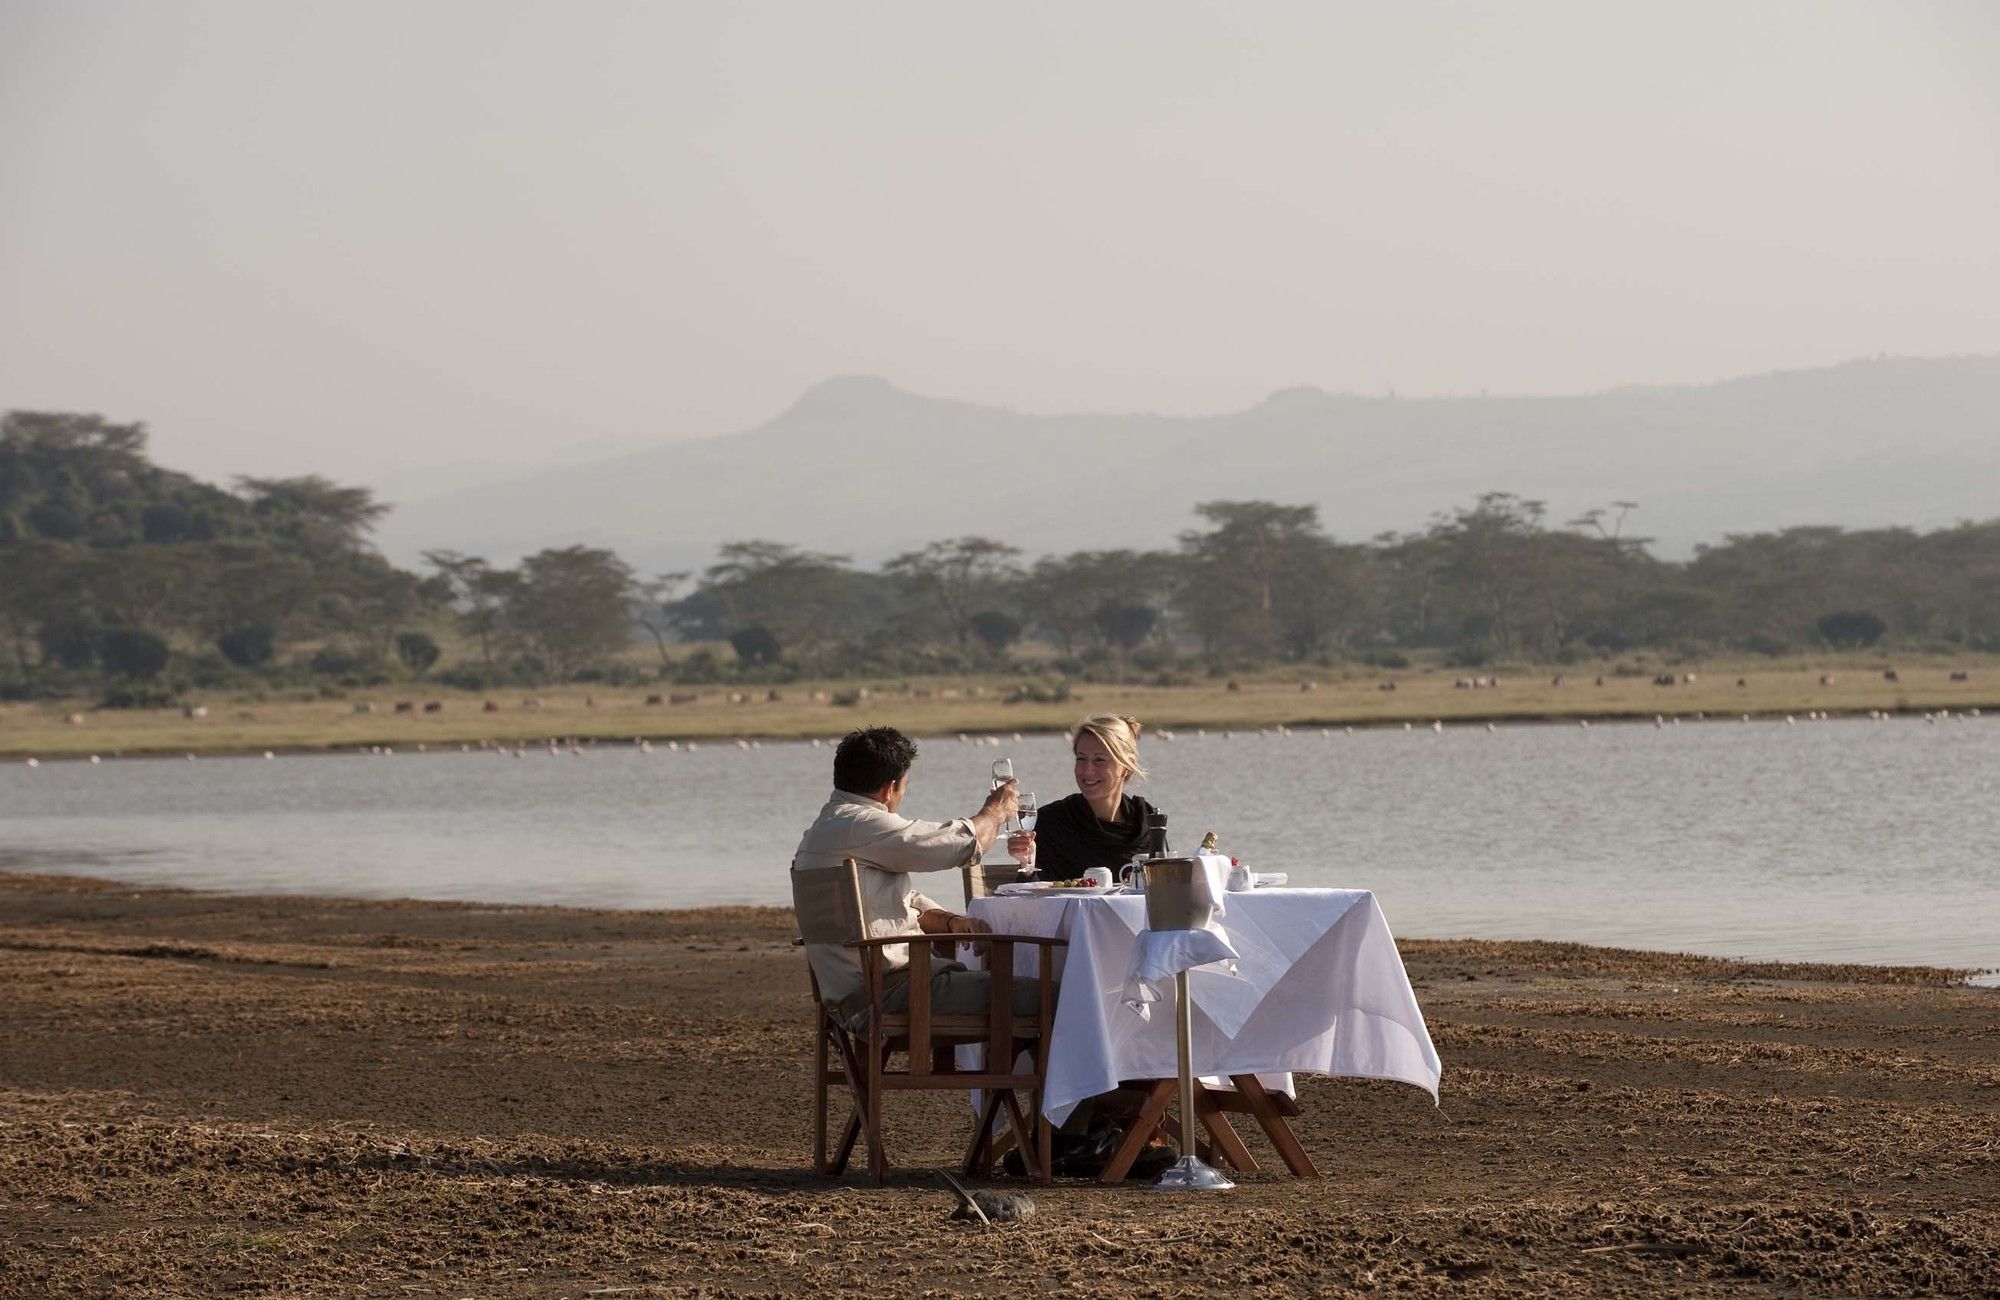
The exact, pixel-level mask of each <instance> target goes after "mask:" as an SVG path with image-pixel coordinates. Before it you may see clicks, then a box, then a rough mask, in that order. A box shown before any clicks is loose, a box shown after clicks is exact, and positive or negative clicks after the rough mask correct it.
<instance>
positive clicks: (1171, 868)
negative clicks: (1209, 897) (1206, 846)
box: [1145, 858, 1215, 930]
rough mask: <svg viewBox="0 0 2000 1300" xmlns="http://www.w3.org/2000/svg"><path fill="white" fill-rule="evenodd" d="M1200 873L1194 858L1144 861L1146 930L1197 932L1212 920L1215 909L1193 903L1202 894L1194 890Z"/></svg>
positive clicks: (1196, 860)
mask: <svg viewBox="0 0 2000 1300" xmlns="http://www.w3.org/2000/svg"><path fill="white" fill-rule="evenodd" d="M1200 872H1201V861H1200V859H1198V858H1148V859H1147V860H1146V865H1145V876H1146V928H1147V929H1148V930H1199V929H1202V928H1203V927H1205V926H1207V925H1208V923H1209V922H1210V921H1212V920H1213V919H1214V917H1215V909H1214V908H1213V907H1212V906H1210V905H1209V904H1207V903H1204V902H1199V901H1197V900H1198V899H1199V898H1200V896H1201V892H1202V891H1197V890H1196V888H1195V878H1196V876H1197V875H1199V874H1200Z"/></svg>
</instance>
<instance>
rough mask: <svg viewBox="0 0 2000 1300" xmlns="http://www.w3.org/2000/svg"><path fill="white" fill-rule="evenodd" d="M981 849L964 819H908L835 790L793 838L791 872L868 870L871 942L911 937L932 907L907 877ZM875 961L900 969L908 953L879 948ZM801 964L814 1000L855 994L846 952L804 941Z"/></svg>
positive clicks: (864, 898) (972, 858)
mask: <svg viewBox="0 0 2000 1300" xmlns="http://www.w3.org/2000/svg"><path fill="white" fill-rule="evenodd" d="M983 851H984V849H983V846H982V845H981V844H980V843H979V837H978V835H977V834H976V833H975V832H974V831H973V829H972V823H971V822H970V821H969V820H967V819H966V818H963V817H960V818H958V819H957V820H955V821H949V822H926V821H916V820H914V819H912V818H909V817H905V816H903V815H902V814H901V813H892V812H890V811H889V810H888V809H887V808H884V807H883V806H882V804H881V803H880V802H879V801H877V800H874V799H870V798H869V797H868V796H867V795H861V794H848V793H846V792H845V791H842V790H835V791H834V792H833V796H832V797H831V798H829V799H828V800H827V801H826V806H825V807H824V808H821V809H820V810H819V817H818V819H817V820H815V821H814V822H813V824H812V825H811V826H810V827H808V828H807V829H806V833H805V836H804V838H802V839H801V840H800V841H799V849H798V852H797V853H795V854H793V855H792V867H793V868H794V869H800V868H804V869H808V870H809V869H811V868H814V867H836V866H839V865H840V863H841V860H842V859H844V858H853V859H854V860H855V861H857V862H859V863H860V864H861V865H862V866H864V867H873V868H874V870H872V871H863V872H862V873H861V911H862V919H863V920H864V922H865V923H866V925H867V932H868V937H869V938H871V939H876V938H880V937H882V936H883V935H890V934H916V933H919V931H918V928H917V917H918V916H919V915H921V914H922V913H924V912H926V911H929V910H930V909H931V908H934V907H937V906H938V904H937V903H934V902H932V901H931V900H930V899H928V898H926V897H924V896H923V895H922V894H920V893H918V892H917V891H916V890H915V888H913V887H912V886H911V884H910V873H912V872H922V871H951V870H954V869H956V868H958V867H963V866H969V865H971V864H972V863H975V862H977V861H979V858H980V854H981V853H982V852H983ZM882 957H883V964H884V965H885V966H888V967H891V968H893V967H898V966H905V965H908V964H909V960H910V953H909V948H908V946H907V945H905V944H894V945H891V946H890V947H887V948H884V949H883V950H882ZM806 959H807V960H808V961H810V962H811V963H812V968H813V975H814V976H815V977H817V978H818V980H819V992H820V996H821V997H822V998H825V999H826V1000H827V1001H828V1002H835V1003H838V1002H846V1001H848V1000H849V999H850V998H852V997H854V996H856V995H858V994H859V993H860V992H861V987H862V980H861V959H860V958H859V957H858V956H856V955H855V952H854V950H853V949H852V948H842V947H839V946H837V945H834V944H824V943H809V944H807V945H806Z"/></svg>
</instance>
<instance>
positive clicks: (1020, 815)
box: [1014, 790, 1036, 872]
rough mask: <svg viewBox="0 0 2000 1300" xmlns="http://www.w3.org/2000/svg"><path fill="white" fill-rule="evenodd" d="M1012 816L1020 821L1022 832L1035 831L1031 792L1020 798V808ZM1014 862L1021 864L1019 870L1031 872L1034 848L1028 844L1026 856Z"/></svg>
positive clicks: (1033, 801) (1033, 803)
mask: <svg viewBox="0 0 2000 1300" xmlns="http://www.w3.org/2000/svg"><path fill="white" fill-rule="evenodd" d="M1014 816H1015V817H1016V818H1017V819H1018V820H1019V821H1020V823H1021V829H1022V830H1024V831H1032V830H1034V829H1035V816H1036V813H1035V792H1034V791H1033V790H1029V791H1028V792H1026V793H1025V794H1023V795H1022V796H1021V799H1020V806H1019V808H1018V809H1017V811H1016V812H1015V813H1014ZM1015 860H1016V861H1018V862H1019V863H1020V864H1021V870H1023V871H1029V872H1032V871H1033V870H1034V869H1035V846H1034V845H1033V844H1032V843H1031V844H1029V845H1028V851H1027V855H1026V856H1025V857H1018V858H1016V859H1015Z"/></svg>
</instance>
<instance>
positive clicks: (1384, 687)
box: [1375, 682, 1396, 691]
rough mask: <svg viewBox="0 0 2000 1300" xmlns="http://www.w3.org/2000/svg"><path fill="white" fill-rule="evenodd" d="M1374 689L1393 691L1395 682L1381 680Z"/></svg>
mask: <svg viewBox="0 0 2000 1300" xmlns="http://www.w3.org/2000/svg"><path fill="white" fill-rule="evenodd" d="M1375 689H1376V690H1378V691H1393V690H1395V689H1396V683H1394V682H1383V683H1382V684H1381V685H1380V686H1377V687H1376V688H1375Z"/></svg>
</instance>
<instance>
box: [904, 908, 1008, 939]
mask: <svg viewBox="0 0 2000 1300" xmlns="http://www.w3.org/2000/svg"><path fill="white" fill-rule="evenodd" d="M917 928H918V929H919V930H922V931H923V932H924V933H925V934H992V933H993V927H992V926H990V925H988V924H986V922H984V921H982V920H980V919H979V918H978V917H974V916H960V915H959V914H958V913H956V912H947V911H945V910H944V909H943V908H942V907H933V908H932V909H931V910H930V911H928V912H924V913H921V914H920V915H919V916H918V917H917Z"/></svg>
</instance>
